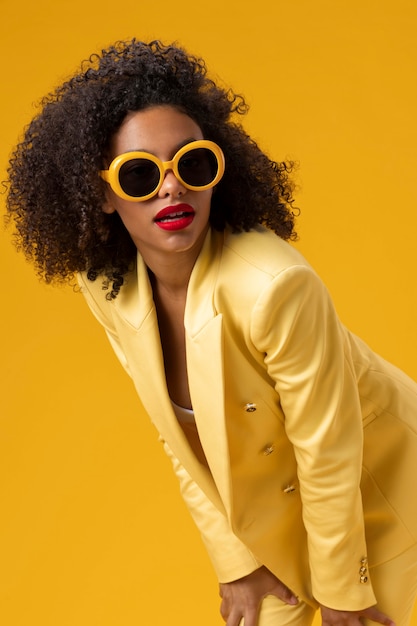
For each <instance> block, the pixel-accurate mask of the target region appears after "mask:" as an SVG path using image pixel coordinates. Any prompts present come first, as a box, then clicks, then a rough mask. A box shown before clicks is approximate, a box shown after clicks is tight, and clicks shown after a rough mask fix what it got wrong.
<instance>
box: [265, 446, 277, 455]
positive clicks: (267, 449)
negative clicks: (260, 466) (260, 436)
mask: <svg viewBox="0 0 417 626" xmlns="http://www.w3.org/2000/svg"><path fill="white" fill-rule="evenodd" d="M274 450H275V448H274V446H273V445H272V443H270V444H268V445H267V446H265V448H264V456H269V455H270V454H272V453H273V451H274Z"/></svg>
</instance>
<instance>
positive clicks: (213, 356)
mask: <svg viewBox="0 0 417 626" xmlns="http://www.w3.org/2000/svg"><path fill="white" fill-rule="evenodd" d="M222 246H223V234H220V233H216V232H212V233H210V232H209V234H208V235H207V238H206V241H205V243H204V246H203V248H202V251H201V253H200V255H199V257H198V259H197V262H196V264H195V266H194V269H193V272H192V275H191V279H190V283H189V287H188V296H187V305H186V310H185V330H186V349H187V369H188V379H189V385H190V393H191V400H192V403H193V409H194V414H195V419H196V424H197V429H198V432H199V435H200V439H201V443H202V445H203V448H204V452H205V454H206V457H207V460H208V463H209V465H210V469H211V472H212V476H213V478H214V481H215V483H216V486H217V489H218V490H219V493H220V495H221V498H222V501H223V504H224V506H225V508H226V510H227V512H228V513H230V503H231V497H230V496H231V487H230V463H229V453H228V442H227V431H226V420H225V394H224V372H223V350H222V345H223V319H222V316H221V315H218V314H217V311H216V309H215V306H214V290H215V284H216V279H217V274H218V270H219V265H220V261H221V253H222Z"/></svg>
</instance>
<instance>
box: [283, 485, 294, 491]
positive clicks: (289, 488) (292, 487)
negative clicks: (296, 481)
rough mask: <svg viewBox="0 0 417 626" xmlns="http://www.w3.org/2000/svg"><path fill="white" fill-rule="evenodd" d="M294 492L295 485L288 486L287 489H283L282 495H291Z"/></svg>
mask: <svg viewBox="0 0 417 626" xmlns="http://www.w3.org/2000/svg"><path fill="white" fill-rule="evenodd" d="M294 491H296V486H295V485H288V487H285V489H284V493H293V492H294Z"/></svg>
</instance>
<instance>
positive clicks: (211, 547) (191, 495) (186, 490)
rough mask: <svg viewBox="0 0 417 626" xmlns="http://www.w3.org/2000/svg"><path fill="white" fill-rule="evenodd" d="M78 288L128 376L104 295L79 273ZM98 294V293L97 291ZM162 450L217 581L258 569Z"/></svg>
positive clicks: (219, 515) (216, 512)
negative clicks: (98, 295)
mask: <svg viewBox="0 0 417 626" xmlns="http://www.w3.org/2000/svg"><path fill="white" fill-rule="evenodd" d="M78 282H79V285H80V287H81V291H82V293H83V295H84V297H85V299H86V301H87V304H88V306H89V308H90V309H91V311H92V313H93V315H94V317H95V318H96V319H97V320H98V322H100V324H101V325H102V326H103V327H104V329H105V331H106V334H107V337H108V339H109V341H110V343H111V346H112V348H113V350H114V352H115V353H116V356H117V357H118V359H119V361H120V362H121V364H122V366H123V367H124V369H125V370H126V372H127V373H128V374H129V375H130V376H131V373H130V369H129V364H128V361H127V359H126V356H125V354H124V352H123V349H122V348H121V346H120V342H119V340H118V337H117V332H116V329H115V326H114V323H113V319H112V314H111V310H110V309H111V307H110V306H109V304H108V303H107V302H106V300H105V298H104V297H100V298H99V297H95V296H94V295H93V292H94V291H95V290H96V289H97V287H96V286H95V287H94V288H93V289H91V285H89V283H88V282H87V281H86V279H85V277H84V275H83V274H80V275H79V276H78ZM100 295H102V294H101V292H100ZM160 440H161V441H162V443H163V444H164V450H165V452H166V454H167V455H168V457H169V458H170V460H171V462H172V465H173V468H174V472H175V474H176V475H177V478H178V480H179V483H180V491H181V495H182V497H183V499H184V501H185V504H186V505H187V508H188V509H189V511H190V514H191V516H192V518H193V520H194V522H195V524H196V526H197V527H198V529H199V531H200V533H201V537H202V540H203V543H204V544H205V547H206V549H207V552H208V555H209V557H210V560H211V562H212V565H213V568H214V570H215V572H216V575H217V578H218V580H219V582H222V583H226V582H230V581H233V580H236V579H238V578H242V577H243V576H246V575H248V574H250V573H251V572H253V571H254V570H255V569H257V568H259V567H260V566H261V565H262V564H261V563H259V562H258V561H257V560H256V559H255V557H254V556H253V554H252V553H251V552H250V550H248V548H247V547H246V546H245V545H244V544H243V543H242V542H241V541H240V540H239V539H238V538H237V537H236V535H235V534H234V533H233V532H232V529H231V528H230V525H229V523H228V521H227V519H226V517H225V516H224V514H223V513H222V512H221V511H219V509H217V508H216V507H215V505H214V504H213V503H212V502H211V500H210V499H209V498H208V497H207V496H206V495H205V493H204V492H203V490H202V489H201V488H200V487H199V486H198V485H197V483H196V482H195V481H194V480H193V479H192V478H191V476H190V475H189V473H188V472H187V471H186V470H185V468H184V467H183V466H182V465H181V463H180V462H179V461H178V459H177V458H176V457H175V456H174V454H173V453H172V451H171V449H170V448H169V446H168V444H167V443H166V442H164V441H163V440H162V438H160Z"/></svg>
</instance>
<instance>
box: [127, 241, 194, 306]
mask: <svg viewBox="0 0 417 626" xmlns="http://www.w3.org/2000/svg"><path fill="white" fill-rule="evenodd" d="M204 239H205V234H204V237H202V238H201V240H200V241H199V242H197V244H196V245H194V246H193V247H191V248H189V249H187V250H183V251H177V252H170V253H166V252H160V251H155V250H153V251H149V250H140V249H139V252H140V254H141V255H142V258H143V260H144V262H145V264H146V266H147V268H148V272H149V276H150V280H151V283H152V287H153V289H154V291H155V290H156V289H157V290H161V289H162V290H163V291H164V292H165V293H167V294H171V295H172V296H174V297H175V296H179V297H181V296H182V295H184V294H186V292H187V288H188V283H189V280H190V276H191V272H192V271H193V267H194V265H195V262H196V260H197V258H198V256H199V254H200V252H201V248H202V246H203V243H204Z"/></svg>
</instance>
